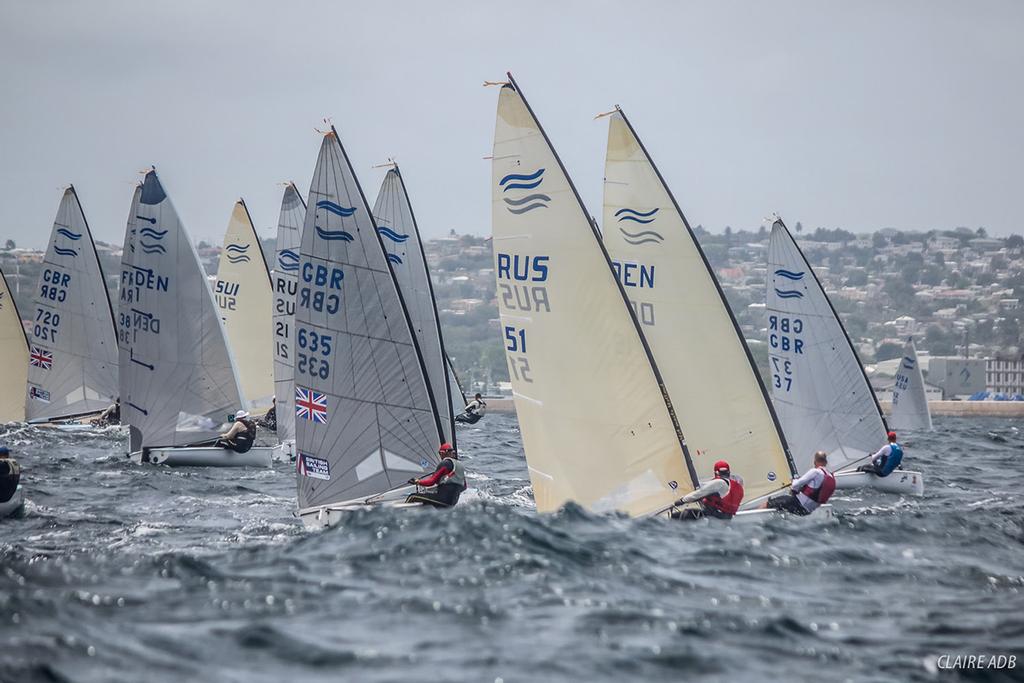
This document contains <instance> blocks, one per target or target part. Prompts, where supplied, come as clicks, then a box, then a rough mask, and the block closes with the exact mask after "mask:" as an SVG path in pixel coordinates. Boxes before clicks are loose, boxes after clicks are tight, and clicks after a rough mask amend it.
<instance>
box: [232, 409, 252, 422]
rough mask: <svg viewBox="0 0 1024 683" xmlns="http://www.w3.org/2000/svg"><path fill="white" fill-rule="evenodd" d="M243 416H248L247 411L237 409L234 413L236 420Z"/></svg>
mask: <svg viewBox="0 0 1024 683" xmlns="http://www.w3.org/2000/svg"><path fill="white" fill-rule="evenodd" d="M243 417H249V411H247V410H239V411H238V412H237V413H235V419H236V420H241V419H242V418H243Z"/></svg>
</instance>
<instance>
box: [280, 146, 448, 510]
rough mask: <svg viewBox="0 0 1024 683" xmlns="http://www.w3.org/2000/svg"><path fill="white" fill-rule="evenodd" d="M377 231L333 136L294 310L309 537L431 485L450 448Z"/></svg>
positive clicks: (314, 198) (318, 181)
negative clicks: (408, 487)
mask: <svg viewBox="0 0 1024 683" xmlns="http://www.w3.org/2000/svg"><path fill="white" fill-rule="evenodd" d="M377 227H378V226H377V224H376V223H375V221H374V219H373V214H372V213H371V212H370V208H369V206H368V205H367V202H366V199H365V197H364V195H363V191H362V189H361V188H360V186H359V182H358V180H357V179H356V176H355V172H354V171H353V170H352V165H351V164H350V163H349V160H348V157H347V156H346V155H345V150H344V148H343V147H342V146H341V141H340V140H339V139H338V134H337V132H336V131H335V130H334V128H333V127H332V128H331V130H330V132H328V133H327V134H326V135H324V138H323V143H322V145H321V147H320V156H319V158H318V159H317V164H316V169H315V171H314V172H313V180H312V183H311V184H310V187H309V200H308V209H307V211H306V224H305V227H304V228H303V234H302V247H301V250H300V258H299V283H298V292H297V295H296V298H295V338H296V348H295V413H296V424H295V440H296V449H297V451H298V457H297V459H296V466H297V470H298V473H297V479H298V481H297V484H298V503H299V515H300V517H302V519H303V522H304V523H306V524H308V525H319V524H323V523H325V522H324V518H325V517H327V518H328V521H327V522H326V523H333V521H334V518H333V517H331V508H332V506H344V505H347V504H352V503H360V502H362V501H365V500H366V499H367V498H370V497H373V496H376V495H378V494H381V493H384V492H386V491H388V490H390V489H393V488H395V487H396V486H400V485H402V484H404V482H406V481H407V480H408V479H409V478H410V477H413V476H417V477H418V476H422V475H423V474H424V471H426V470H429V469H432V468H433V467H434V466H435V465H437V463H438V455H437V450H438V446H439V445H440V443H441V441H442V440H443V439H444V438H445V435H444V431H443V426H442V422H441V418H440V415H439V413H438V402H437V399H436V398H435V397H434V395H433V392H432V390H431V386H430V381H429V379H428V375H427V369H426V367H425V364H424V359H423V355H422V353H421V351H420V348H419V343H418V341H417V338H416V335H415V334H414V333H413V327H412V322H411V320H410V316H409V313H408V309H407V307H406V304H405V302H404V299H403V296H402V293H401V291H400V290H399V288H398V285H397V284H396V282H395V275H394V273H393V271H392V267H393V265H394V264H392V262H391V261H390V260H389V259H388V258H387V253H388V252H387V251H386V249H385V246H384V244H383V239H384V238H383V237H382V235H381V233H380V232H378V230H377Z"/></svg>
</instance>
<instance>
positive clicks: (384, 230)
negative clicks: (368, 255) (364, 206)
mask: <svg viewBox="0 0 1024 683" xmlns="http://www.w3.org/2000/svg"><path fill="white" fill-rule="evenodd" d="M377 232H379V233H380V234H381V235H383V236H384V237H387V238H388V239H389V240H391V241H392V242H398V243H399V244H401V243H402V242H404V241H406V240H407V239H409V236H408V235H402V234H400V233H397V232H395V231H394V230H392V229H391V228H388V227H385V226H383V225H382V226H380V227H379V228H377Z"/></svg>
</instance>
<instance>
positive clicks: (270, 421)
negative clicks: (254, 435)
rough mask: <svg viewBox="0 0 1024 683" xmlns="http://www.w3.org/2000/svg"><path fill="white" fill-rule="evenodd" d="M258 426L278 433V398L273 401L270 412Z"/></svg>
mask: <svg viewBox="0 0 1024 683" xmlns="http://www.w3.org/2000/svg"><path fill="white" fill-rule="evenodd" d="M256 424H257V425H259V426H260V427H263V428H264V429H269V430H270V431H272V432H276V431H277V396H275V397H274V398H273V399H271V404H270V410H268V411H267V414H266V415H264V416H263V417H262V418H260V420H259V422H257V423H256Z"/></svg>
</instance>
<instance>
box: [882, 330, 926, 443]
mask: <svg viewBox="0 0 1024 683" xmlns="http://www.w3.org/2000/svg"><path fill="white" fill-rule="evenodd" d="M889 423H890V424H891V425H892V426H893V428H894V429H900V430H903V429H909V430H912V431H931V430H932V414H931V411H930V410H929V409H928V399H927V397H926V396H925V392H924V376H923V375H922V374H921V365H920V364H919V363H918V362H917V348H916V347H915V346H914V338H913V337H907V343H906V345H905V346H904V347H903V358H901V359H900V365H899V369H898V370H897V371H896V383H895V384H894V385H893V387H892V415H891V416H890V417H889Z"/></svg>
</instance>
